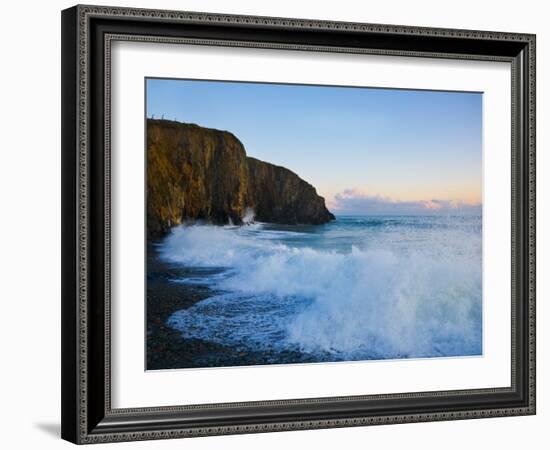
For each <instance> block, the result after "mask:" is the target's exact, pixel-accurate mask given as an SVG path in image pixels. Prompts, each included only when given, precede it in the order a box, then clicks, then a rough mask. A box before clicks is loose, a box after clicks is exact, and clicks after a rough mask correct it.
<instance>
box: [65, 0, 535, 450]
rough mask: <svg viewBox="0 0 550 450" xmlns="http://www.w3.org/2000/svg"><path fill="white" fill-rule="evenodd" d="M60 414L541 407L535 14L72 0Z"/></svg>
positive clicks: (106, 430) (342, 416) (158, 426)
mask: <svg viewBox="0 0 550 450" xmlns="http://www.w3.org/2000/svg"><path fill="white" fill-rule="evenodd" d="M62 45H63V47H62V85H63V88H62V108H63V117H62V123H63V125H62V147H63V148H62V177H63V180H62V191H63V194H62V195H63V198H62V205H63V212H62V214H63V217H62V224H63V243H62V244H63V248H62V260H63V267H62V275H63V280H62V437H63V438H64V439H67V440H69V441H72V442H75V443H79V444H81V443H96V442H109V441H131V440H141V439H165V438H176V437H192V436H206V435H217V434H232V433H251V432H268V431H282V430H298V429H312V428H328V427H347V426H361V425H375V424H390V423H403V422H421V421H438V420H452V419H469V418H486V417H495V416H509V415H528V414H534V413H535V36H534V35H531V34H516V33H507V32H486V31H469V30H450V29H433V28H420V27H405V26H395V25H375V24H364V23H347V22H329V21H313V20H303V19H282V18H268V17H251V16H232V15H216V14H204V13H191V12H179V11H157V10H144V9H127V8H112V7H99V6H75V7H73V8H70V9H67V10H65V11H63V12H62Z"/></svg>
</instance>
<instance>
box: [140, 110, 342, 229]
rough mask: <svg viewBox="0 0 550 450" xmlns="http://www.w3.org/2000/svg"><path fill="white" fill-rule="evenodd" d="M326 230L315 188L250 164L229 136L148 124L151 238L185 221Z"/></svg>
mask: <svg viewBox="0 0 550 450" xmlns="http://www.w3.org/2000/svg"><path fill="white" fill-rule="evenodd" d="M248 208H251V209H253V210H254V212H255V218H256V220H259V221H262V222H273V223H281V224H298V223H300V224H321V223H326V222H328V221H330V220H333V219H334V216H333V215H332V214H331V213H330V212H329V211H328V210H327V208H326V207H325V201H324V199H323V198H322V197H320V196H319V195H317V192H316V191H315V188H314V187H313V186H311V185H310V184H309V183H307V182H305V181H304V180H302V179H301V178H300V177H299V176H298V175H296V174H295V173H293V172H291V171H290V170H288V169H285V168H284V167H280V166H275V165H273V164H269V163H267V162H264V161H260V160H258V159H255V158H251V157H247V156H246V152H245V149H244V147H243V145H242V143H241V142H240V141H239V140H238V139H237V138H236V137H235V136H234V135H233V134H231V133H229V132H227V131H220V130H214V129H210V128H204V127H200V126H198V125H194V124H186V123H179V122H172V121H168V120H153V119H148V120H147V230H148V234H149V236H160V235H163V234H164V233H166V232H167V231H168V230H169V229H170V227H172V226H174V225H178V224H181V223H183V222H184V221H187V220H191V221H193V220H204V221H205V222H210V223H213V224H220V225H221V224H227V223H228V222H229V221H232V222H233V223H235V224H240V223H242V218H243V217H244V215H245V213H246V211H247V209H248Z"/></svg>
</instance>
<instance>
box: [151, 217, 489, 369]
mask: <svg viewBox="0 0 550 450" xmlns="http://www.w3.org/2000/svg"><path fill="white" fill-rule="evenodd" d="M386 225H388V224H386ZM398 225H399V226H395V229H393V228H391V224H390V225H388V226H390V228H388V226H380V227H378V228H376V227H375V228H372V227H370V228H369V227H365V226H362V225H361V224H359V225H357V224H355V223H354V224H352V226H347V225H346V224H344V226H341V225H339V224H338V223H334V224H333V225H331V226H329V227H326V228H325V229H324V231H323V233H322V234H319V233H317V232H297V231H292V230H282V229H278V230H273V229H269V227H267V226H263V225H260V226H257V227H255V228H251V227H214V226H182V227H179V228H176V229H174V230H173V233H172V234H171V235H170V236H168V237H167V238H166V240H165V241H164V243H163V245H162V247H161V253H162V256H163V257H164V258H166V259H168V260H170V261H172V262H176V263H179V264H182V265H185V266H190V267H209V268H220V269H219V272H218V273H217V275H215V276H213V275H210V276H208V278H207V279H200V278H199V279H196V278H195V279H184V280H179V282H184V283H190V284H193V283H196V284H208V285H209V286H211V287H213V288H214V289H215V290H217V291H218V292H219V294H218V295H215V296H213V297H211V298H209V299H207V300H204V301H202V302H199V303H197V304H195V305H194V306H192V307H191V308H188V309H185V310H181V311H178V312H176V313H175V314H173V315H172V317H171V318H170V319H169V325H171V326H172V327H174V328H176V329H178V330H180V331H181V332H182V333H183V335H184V336H186V337H192V338H200V339H205V340H209V341H213V342H217V343H220V344H226V345H231V346H237V347H245V348H248V349H253V350H261V351H283V350H299V351H301V352H304V353H307V354H313V355H324V356H323V358H324V360H327V359H329V360H330V359H333V360H339V359H377V358H400V357H425V356H452V355H473V354H480V353H481V292H482V280H481V233H480V230H479V228H478V227H474V228H473V230H472V229H469V228H467V227H466V228H464V227H456V226H452V227H448V228H446V227H438V228H433V227H431V226H426V227H423V226H419V224H418V223H415V224H413V225H412V226H410V227H407V226H406V225H403V221H401V222H400V223H399V224H398ZM339 226H340V228H339ZM392 230H393V231H392ZM351 237H353V239H351ZM349 242H353V244H352V245H347V244H348V243H349ZM327 355H328V356H327Z"/></svg>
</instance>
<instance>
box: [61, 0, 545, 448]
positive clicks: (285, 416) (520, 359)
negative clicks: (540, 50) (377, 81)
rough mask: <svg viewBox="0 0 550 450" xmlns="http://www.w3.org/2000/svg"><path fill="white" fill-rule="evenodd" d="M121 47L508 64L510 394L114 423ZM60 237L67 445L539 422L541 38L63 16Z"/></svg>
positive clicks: (123, 417) (84, 10)
mask: <svg viewBox="0 0 550 450" xmlns="http://www.w3.org/2000/svg"><path fill="white" fill-rule="evenodd" d="M113 40H143V41H149V42H150V41H154V42H158V43H159V44H161V43H164V42H186V43H194V44H197V45H225V46H245V47H261V48H265V49H266V51H269V50H268V49H270V48H278V49H291V50H304V51H311V50H313V51H323V52H348V53H365V54H384V55H401V56H411V57H437V58H452V59H478V60H495V61H509V62H510V63H511V65H512V118H511V126H512V143H511V144H512V173H511V177H512V192H511V196H512V211H511V220H512V236H511V239H512V261H511V270H512V342H511V351H512V384H511V386H510V387H506V388H495V389H475V390H468V391H465V390H459V391H447V392H441V391H437V392H423V393H420V394H407V393H405V394H388V395H369V396H356V397H329V398H319V399H291V400H284V401H276V402H270V401H265V402H249V403H240V404H235V403H233V404H217V405H209V406H207V407H204V406H205V405H194V406H192V405H187V406H173V407H155V408H138V409H131V410H130V409H112V408H111V402H110V367H111V365H110V326H111V324H110V320H109V319H110V315H109V314H110V141H109V133H110V116H109V111H110V109H109V108H110V105H109V99H110V43H111V42H112V41H113ZM503 195H505V193H504V192H503ZM62 236H63V238H62V437H63V438H64V439H67V440H69V441H72V442H75V443H94V442H107V441H127V440H140V439H158V438H172V437H186V436H203V435H215V434H231V433H249V432H265V431H280V430H294V429H311V428H327V427H345V426H356V425H370V424H388V423H402V422H420V421H434V420H449V419H467V418H480V417H493V416H509V415H527V414H534V413H535V36H534V35H530V34H514V33H500V32H485V31H468V30H450V29H434V28H418V27H404V26H393V25H373V24H361V23H344V22H328V21H310V20H298V19H277V18H267V17H251V16H231V15H215V14H203V13H189V12H177V11H156V10H144V9H127V8H115V7H98V6H75V7H73V8H70V9H67V10H65V11H63V12H62Z"/></svg>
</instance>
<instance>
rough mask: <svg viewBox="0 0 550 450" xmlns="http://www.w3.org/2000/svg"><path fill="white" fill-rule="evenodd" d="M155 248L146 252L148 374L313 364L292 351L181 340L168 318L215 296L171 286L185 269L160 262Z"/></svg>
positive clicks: (208, 291) (197, 288) (201, 288)
mask: <svg viewBox="0 0 550 450" xmlns="http://www.w3.org/2000/svg"><path fill="white" fill-rule="evenodd" d="M156 244H158V242H157V243H155V242H151V243H149V245H148V248H147V300H146V304H147V336H146V343H147V344H146V348H147V357H146V368H147V370H162V369H179V368H199V367H230V366H252V365H264V364H281V363H298V362H300V363H306V362H315V360H314V358H313V357H309V356H308V355H304V354H302V353H299V352H294V351H287V352H283V353H273V352H254V351H242V350H238V349H235V348H231V347H227V346H223V345H219V344H216V343H212V342H208V341H203V340H200V339H184V338H183V337H182V335H181V333H179V332H178V331H176V330H174V329H172V328H170V327H169V326H168V325H166V321H167V320H168V318H169V317H170V316H171V315H172V314H173V313H174V312H176V311H178V310H181V309H185V308H189V307H191V306H193V305H194V304H195V303H197V302H199V301H201V300H204V299H206V298H208V297H211V296H212V295H215V294H216V292H215V291H212V290H211V289H210V288H208V287H206V286H190V285H185V284H178V283H174V282H171V281H170V280H171V279H174V278H181V277H182V276H185V272H186V269H185V268H182V267H180V266H178V265H175V264H170V263H167V262H164V261H162V260H161V259H160V258H159V255H158V250H157V248H156Z"/></svg>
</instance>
